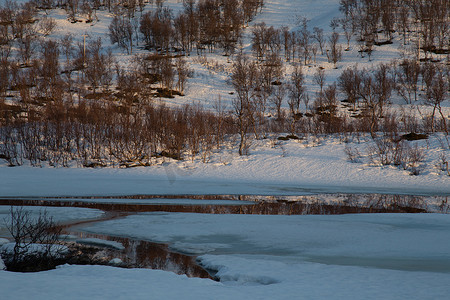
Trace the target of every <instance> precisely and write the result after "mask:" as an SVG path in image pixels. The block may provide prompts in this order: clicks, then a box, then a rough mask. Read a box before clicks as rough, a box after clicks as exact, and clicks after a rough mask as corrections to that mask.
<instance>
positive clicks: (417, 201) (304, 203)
mask: <svg viewBox="0 0 450 300" xmlns="http://www.w3.org/2000/svg"><path fill="white" fill-rule="evenodd" d="M242 198H243V199H242V200H243V201H245V202H243V204H242V205H239V204H236V203H233V204H231V205H228V204H148V203H146V204H137V203H135V202H134V203H126V199H124V200H123V202H121V203H117V202H114V203H107V202H96V201H95V199H93V200H92V202H89V201H87V200H86V199H83V201H76V200H73V201H68V200H57V199H43V198H36V199H0V205H22V206H52V207H83V208H92V209H99V210H103V211H106V212H128V213H136V212H157V211H163V212H186V213H207V214H258V215H299V214H320V215H327V214H329V215H334V214H348V213H424V212H440V213H448V212H449V204H448V201H447V197H442V199H437V198H434V199H433V201H431V202H430V201H429V199H427V198H423V197H418V196H417V197H415V196H393V195H364V196H363V195H325V196H299V197H297V198H295V199H294V198H293V197H286V198H284V199H281V198H268V197H262V196H252V197H250V196H246V197H242ZM234 201H235V200H234Z"/></svg>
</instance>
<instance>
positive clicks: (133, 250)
mask: <svg viewBox="0 0 450 300" xmlns="http://www.w3.org/2000/svg"><path fill="white" fill-rule="evenodd" d="M70 234H72V235H75V236H77V237H78V238H80V239H83V238H86V239H89V238H95V239H100V240H104V241H112V242H116V243H120V244H121V245H123V247H124V249H123V250H118V249H114V248H113V247H110V246H108V242H105V244H104V246H103V247H102V246H99V244H97V245H96V246H95V247H89V246H85V247H83V248H82V249H84V248H86V249H92V248H94V249H99V248H101V251H98V250H97V251H96V252H95V253H94V252H92V253H91V255H90V257H91V258H90V259H91V260H92V261H93V262H94V263H96V264H98V263H100V264H113V265H117V266H121V267H127V268H148V269H158V270H164V271H171V272H174V273H176V274H179V275H186V276H188V277H199V278H209V279H213V277H212V276H211V275H210V274H209V273H208V272H207V271H206V270H205V269H204V268H202V267H201V266H200V265H199V264H198V263H197V260H196V256H192V255H186V254H182V253H178V252H175V251H173V250H171V249H170V248H169V246H168V245H167V244H161V243H152V242H148V241H142V240H135V239H130V238H124V237H113V236H107V235H99V234H92V233H84V232H71V233H70ZM81 252H83V250H81ZM114 258H119V259H120V260H121V261H122V262H120V263H111V260H112V259H114ZM85 262H86V263H88V262H89V259H85ZM74 263H77V262H76V260H74ZM78 263H79V262H78Z"/></svg>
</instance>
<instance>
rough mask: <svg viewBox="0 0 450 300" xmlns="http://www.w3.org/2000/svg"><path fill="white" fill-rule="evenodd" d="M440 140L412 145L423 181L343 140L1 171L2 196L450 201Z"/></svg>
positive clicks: (267, 144)
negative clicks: (145, 161)
mask: <svg viewBox="0 0 450 300" xmlns="http://www.w3.org/2000/svg"><path fill="white" fill-rule="evenodd" d="M439 141H442V136H439V135H436V136H431V137H430V139H429V140H426V141H425V140H422V141H418V142H412V143H411V145H415V144H417V145H418V146H419V147H420V148H421V149H423V151H424V153H425V154H426V155H425V160H424V162H422V163H421V166H422V168H423V170H422V171H421V173H420V174H419V175H418V176H411V175H410V171H406V170H403V169H402V168H399V167H395V166H382V165H379V164H373V163H369V161H368V159H367V156H368V155H367V151H366V149H367V147H368V146H369V145H371V143H373V142H369V141H366V142H364V139H363V140H362V141H361V143H358V141H356V140H354V141H350V142H349V143H344V142H343V141H341V140H340V139H339V138H337V137H327V138H317V139H316V138H307V139H305V140H290V141H283V142H278V141H274V140H271V139H267V140H261V141H255V142H254V145H253V147H252V149H251V155H249V156H243V157H239V155H238V154H237V153H236V150H235V149H234V150H233V152H231V153H230V152H227V151H223V152H221V153H217V154H215V155H214V156H213V157H212V159H211V161H210V162H209V163H203V162H201V161H200V160H194V161H192V160H190V159H186V160H185V161H173V160H166V161H165V162H162V161H160V162H159V163H158V164H155V165H153V166H150V167H136V168H131V169H119V168H102V169H88V168H76V167H72V168H50V167H44V168H35V167H29V166H21V167H13V168H9V167H6V166H3V167H0V195H1V196H3V197H6V196H9V197H17V196H50V197H51V196H94V195H96V196H114V195H116V196H117V195H134V194H153V195H154V194H170V195H176V194H265V195H299V194H307V193H339V192H341V193H387V194H416V195H450V176H448V175H447V174H446V172H445V171H442V170H441V169H440V167H439V161H440V155H441V154H444V155H447V157H450V151H449V150H448V149H446V150H445V149H443V148H441V146H440V142H439ZM346 145H347V146H351V147H354V148H357V149H359V152H360V153H361V156H362V157H361V162H360V163H352V162H350V161H349V160H348V158H347V156H346V154H345V152H344V149H345V146H346Z"/></svg>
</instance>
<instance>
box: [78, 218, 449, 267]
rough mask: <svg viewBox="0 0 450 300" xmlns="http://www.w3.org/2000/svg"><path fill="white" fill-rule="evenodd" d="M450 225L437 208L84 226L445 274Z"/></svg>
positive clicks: (283, 256)
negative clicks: (432, 211)
mask: <svg viewBox="0 0 450 300" xmlns="http://www.w3.org/2000/svg"><path fill="white" fill-rule="evenodd" d="M449 226H450V217H449V216H448V215H442V214H418V215H409V214H357V215H332V216H321V215H306V216H257V215H210V214H190V213H142V214H137V215H132V216H127V217H125V218H122V219H118V220H111V221H106V222H101V223H96V224H93V225H90V226H88V227H87V228H84V229H83V230H86V231H88V232H92V233H97V234H107V235H119V236H129V237H131V238H135V239H142V240H150V241H155V242H162V243H168V244H169V245H170V246H171V247H172V248H174V249H176V250H178V251H181V252H187V253H195V254H199V253H201V252H202V251H204V253H206V252H208V253H209V254H214V255H224V254H227V255H242V254H244V255H247V254H248V255H250V256H253V255H255V256H266V255H269V256H271V257H270V258H265V259H267V260H281V261H292V262H295V263H297V262H299V261H314V262H320V263H325V264H344V265H360V266H364V267H375V268H391V269H399V270H403V269H409V270H416V271H443V272H447V273H450V253H449V252H448V249H450V232H448V230H447V229H448V228H449ZM244 228H245V230H243V229H244Z"/></svg>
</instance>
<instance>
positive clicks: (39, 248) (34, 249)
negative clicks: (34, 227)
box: [0, 243, 69, 256]
mask: <svg viewBox="0 0 450 300" xmlns="http://www.w3.org/2000/svg"><path fill="white" fill-rule="evenodd" d="M15 245H16V243H7V244H4V245H2V246H0V253H9V254H12V253H14V247H15ZM47 250H50V253H51V254H52V255H54V256H59V255H63V254H65V253H67V252H68V251H69V248H67V247H66V246H63V245H49V244H31V245H29V247H28V248H27V254H33V253H35V254H42V253H45V252H47Z"/></svg>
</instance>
